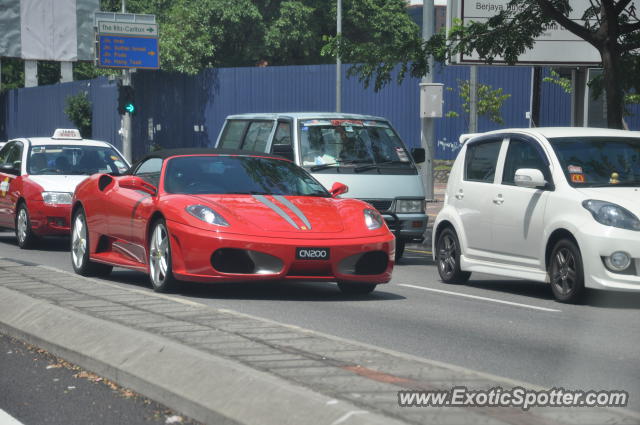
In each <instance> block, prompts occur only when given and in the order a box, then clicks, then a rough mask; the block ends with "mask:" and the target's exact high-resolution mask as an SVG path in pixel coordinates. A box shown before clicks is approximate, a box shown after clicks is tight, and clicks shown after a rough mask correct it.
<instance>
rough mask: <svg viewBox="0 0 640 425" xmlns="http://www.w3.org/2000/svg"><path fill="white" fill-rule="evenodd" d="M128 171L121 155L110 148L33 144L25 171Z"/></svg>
mask: <svg viewBox="0 0 640 425" xmlns="http://www.w3.org/2000/svg"><path fill="white" fill-rule="evenodd" d="M128 168H129V167H128V166H127V163H126V161H125V160H124V159H122V157H121V156H120V154H118V152H116V151H115V150H114V149H112V148H111V147H109V146H82V145H40V146H38V145H35V146H31V150H30V151H29V157H28V158H27V172H28V173H29V174H32V175H38V174H49V175H56V174H58V175H70V174H71V175H73V174H76V175H83V174H87V175H89V174H95V173H111V174H114V175H120V174H123V173H125V172H126V171H127V169H128Z"/></svg>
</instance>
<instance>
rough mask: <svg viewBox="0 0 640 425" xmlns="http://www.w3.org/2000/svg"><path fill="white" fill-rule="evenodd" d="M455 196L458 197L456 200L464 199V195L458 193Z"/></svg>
mask: <svg viewBox="0 0 640 425" xmlns="http://www.w3.org/2000/svg"><path fill="white" fill-rule="evenodd" d="M455 196H456V199H462V198H464V193H462V192H458V193H456V195H455Z"/></svg>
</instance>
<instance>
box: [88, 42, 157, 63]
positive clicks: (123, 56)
mask: <svg viewBox="0 0 640 425" xmlns="http://www.w3.org/2000/svg"><path fill="white" fill-rule="evenodd" d="M98 66H100V67H104V68H146V69H158V68H160V59H159V54H158V39H157V38H156V37H132V36H125V35H107V34H98Z"/></svg>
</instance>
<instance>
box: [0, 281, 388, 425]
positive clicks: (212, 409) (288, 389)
mask: <svg viewBox="0 0 640 425" xmlns="http://www.w3.org/2000/svg"><path fill="white" fill-rule="evenodd" d="M0 299H2V300H3V303H2V304H3V308H2V309H0V330H1V331H2V332H3V333H5V334H7V335H9V336H12V337H15V338H18V339H21V340H24V341H26V342H28V343H30V344H33V345H36V346H38V347H41V348H44V349H46V350H47V351H49V352H51V353H53V354H55V355H56V356H59V357H62V358H64V359H65V360H67V361H70V362H72V363H75V364H77V365H79V366H81V367H83V368H85V369H87V370H90V371H92V372H94V373H97V374H98V375H101V376H103V377H105V378H108V379H110V380H113V381H115V382H117V383H118V384H120V385H122V386H125V387H128V388H131V389H133V390H135V391H136V392H139V393H141V394H143V395H145V396H147V397H149V398H151V399H153V400H156V401H158V402H160V403H163V404H165V405H167V406H168V407H170V408H172V409H175V410H177V411H179V412H182V413H184V414H185V415H187V416H189V417H192V418H194V419H196V420H198V421H201V422H204V423H215V424H256V425H258V424H260V425H270V424H273V425H284V424H301V423H304V424H310V425H313V424H336V425H337V424H353V425H359V424H381V425H382V424H399V423H400V422H397V421H395V420H394V419H392V418H389V417H386V416H382V415H379V414H376V413H371V412H367V411H364V410H362V409H361V408H358V407H356V406H354V405H352V404H350V403H348V402H345V401H342V400H335V399H332V398H330V397H327V396H325V395H322V394H320V393H317V392H314V391H312V390H310V389H307V388H304V387H302V386H298V385H295V384H292V383H290V382H287V381H285V380H283V379H281V378H278V377H275V376H272V375H270V374H268V373H265V372H261V371H258V370H255V369H251V368H249V367H247V366H244V365H242V364H239V363H236V362H233V361H230V360H227V359H224V358H220V357H216V356H214V355H211V354H208V353H204V352H201V351H199V350H196V349H193V348H190V347H187V346H184V345H181V344H178V343H176V342H174V341H171V340H168V339H165V338H162V337H160V336H157V335H153V334H149V333H146V332H141V331H138V330H135V329H130V328H127V327H126V326H123V325H119V324H117V323H111V322H108V321H105V320H101V319H98V318H95V317H90V316H87V315H84V314H82V313H79V312H76V311H73V310H69V309H65V308H62V307H59V306H56V305H52V304H50V303H47V302H46V301H42V300H38V299H34V298H31V297H29V296H27V295H23V294H21V293H18V292H16V291H13V290H11V289H7V288H3V287H0ZM203 370H206V371H207V372H208V375H211V376H215V377H216V380H215V382H214V381H212V380H206V379H202V376H203V374H202V371H203Z"/></svg>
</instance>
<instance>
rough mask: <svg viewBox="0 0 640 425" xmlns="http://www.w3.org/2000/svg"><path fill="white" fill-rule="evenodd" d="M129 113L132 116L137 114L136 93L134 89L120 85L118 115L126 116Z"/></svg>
mask: <svg viewBox="0 0 640 425" xmlns="http://www.w3.org/2000/svg"><path fill="white" fill-rule="evenodd" d="M127 112H128V113H129V114H132V115H133V114H134V113H135V112H136V103H135V96H134V91H133V87H131V86H124V85H122V83H120V84H118V113H119V114H120V115H124V114H125V113H127Z"/></svg>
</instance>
